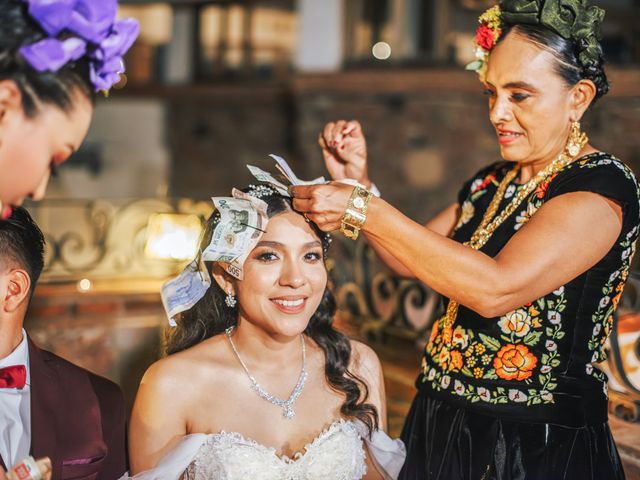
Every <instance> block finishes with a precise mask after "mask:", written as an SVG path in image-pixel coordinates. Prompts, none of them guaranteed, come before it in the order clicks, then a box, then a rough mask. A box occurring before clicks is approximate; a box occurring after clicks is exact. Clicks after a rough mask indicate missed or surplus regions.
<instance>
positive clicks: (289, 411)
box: [225, 327, 307, 419]
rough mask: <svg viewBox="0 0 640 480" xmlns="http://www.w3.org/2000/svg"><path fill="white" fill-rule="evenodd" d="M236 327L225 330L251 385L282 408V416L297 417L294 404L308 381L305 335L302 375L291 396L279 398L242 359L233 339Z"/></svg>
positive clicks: (301, 336) (302, 337)
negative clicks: (263, 386) (269, 390)
mask: <svg viewBox="0 0 640 480" xmlns="http://www.w3.org/2000/svg"><path fill="white" fill-rule="evenodd" d="M234 328H235V327H229V328H227V329H226V330H225V333H226V335H227V338H228V339H229V343H230V344H231V348H232V349H233V353H234V354H235V355H236V358H237V359H238V361H239V362H240V365H242V368H243V369H244V371H245V373H246V374H247V376H248V377H249V380H251V387H252V388H253V389H254V390H255V391H256V393H257V394H258V395H260V397H261V398H263V399H264V400H266V401H267V402H269V403H272V404H274V405H276V406H278V407H280V408H282V416H283V417H284V418H287V419H291V418H293V417H295V415H296V412H295V411H294V410H293V404H294V403H295V401H296V400H297V399H298V397H299V396H300V394H301V393H302V389H303V388H304V384H305V382H306V381H307V351H306V347H305V343H304V335H300V340H301V342H302V370H300V376H299V377H298V383H297V384H296V386H295V388H294V389H293V392H291V395H290V396H289V398H288V399H286V400H283V399H281V398H278V397H276V396H274V395H271V394H270V393H269V392H267V391H266V390H265V389H264V388H262V387H261V386H260V384H259V383H258V382H257V381H256V379H255V377H254V376H253V375H251V373H250V372H249V369H248V368H247V366H246V365H245V363H244V362H243V361H242V358H240V354H239V353H238V350H237V349H236V346H235V345H234V344H233V340H231V332H233V329H234Z"/></svg>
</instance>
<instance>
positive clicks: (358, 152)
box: [318, 120, 371, 188]
mask: <svg viewBox="0 0 640 480" xmlns="http://www.w3.org/2000/svg"><path fill="white" fill-rule="evenodd" d="M318 143H319V144H320V148H322V156H323V157H324V163H325V165H326V167H327V170H328V171H329V174H330V175H331V178H332V179H333V180H342V179H345V178H353V179H355V180H357V181H358V182H360V183H361V184H363V185H364V186H365V187H367V188H369V187H370V186H371V180H369V173H368V171H367V142H366V140H365V138H364V134H363V133H362V127H361V126H360V123H359V122H357V121H356V120H351V121H349V122H347V121H345V120H338V121H337V122H330V123H327V124H326V125H325V127H324V130H323V131H322V133H321V134H320V135H319V136H318Z"/></svg>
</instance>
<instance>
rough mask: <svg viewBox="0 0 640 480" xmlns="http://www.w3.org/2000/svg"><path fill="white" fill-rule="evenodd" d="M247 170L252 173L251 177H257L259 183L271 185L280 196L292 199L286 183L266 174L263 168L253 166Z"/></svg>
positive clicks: (249, 166) (248, 166)
mask: <svg viewBox="0 0 640 480" xmlns="http://www.w3.org/2000/svg"><path fill="white" fill-rule="evenodd" d="M247 168H248V169H249V171H250V172H251V175H253V176H254V177H256V180H258V181H259V182H262V183H268V184H270V185H271V186H272V187H273V188H275V189H276V191H277V192H278V193H279V194H280V195H282V196H284V197H290V196H291V195H289V191H288V190H287V186H286V185H285V184H284V183H282V182H280V181H279V180H277V179H276V178H275V177H274V176H273V175H271V174H270V173H269V172H265V171H264V170H262V169H261V168H258V167H254V166H253V165H247Z"/></svg>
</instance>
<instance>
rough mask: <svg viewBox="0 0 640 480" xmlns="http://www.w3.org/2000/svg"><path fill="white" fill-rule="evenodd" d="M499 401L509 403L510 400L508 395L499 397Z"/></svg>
mask: <svg viewBox="0 0 640 480" xmlns="http://www.w3.org/2000/svg"><path fill="white" fill-rule="evenodd" d="M497 400H498V403H509V400H507V397H498V399H497Z"/></svg>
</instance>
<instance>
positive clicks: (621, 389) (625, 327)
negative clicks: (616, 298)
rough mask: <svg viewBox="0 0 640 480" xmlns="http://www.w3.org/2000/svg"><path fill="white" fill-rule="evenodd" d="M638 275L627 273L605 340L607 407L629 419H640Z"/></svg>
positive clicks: (639, 289)
mask: <svg viewBox="0 0 640 480" xmlns="http://www.w3.org/2000/svg"><path fill="white" fill-rule="evenodd" d="M639 312H640V274H638V273H632V274H631V275H630V276H629V280H628V281H627V285H626V287H625V291H624V295H623V296H622V299H621V302H620V308H619V314H618V315H617V318H616V322H615V327H614V329H613V330H612V331H611V335H610V337H609V342H608V352H607V362H606V365H605V370H606V372H607V374H608V375H609V407H610V410H611V411H612V413H614V414H615V415H616V416H618V417H620V418H622V419H623V420H627V421H631V422H639V421H640V313H639Z"/></svg>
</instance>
